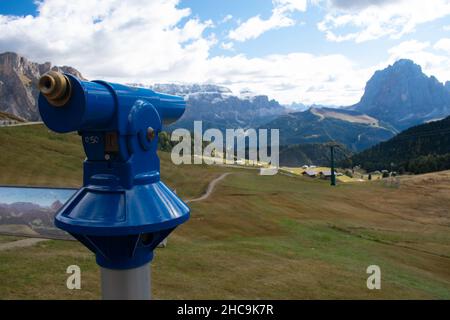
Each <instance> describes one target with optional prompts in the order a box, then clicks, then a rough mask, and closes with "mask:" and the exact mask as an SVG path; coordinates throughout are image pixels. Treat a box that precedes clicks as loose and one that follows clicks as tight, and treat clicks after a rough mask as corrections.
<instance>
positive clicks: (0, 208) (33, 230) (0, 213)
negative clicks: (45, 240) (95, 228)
mask: <svg viewBox="0 0 450 320" xmlns="http://www.w3.org/2000/svg"><path fill="white" fill-rule="evenodd" d="M62 205H63V204H62V203H61V202H60V201H59V200H56V201H55V202H53V203H52V204H51V205H50V206H48V207H46V206H40V205H39V204H36V203H33V202H14V203H10V204H7V203H0V228H1V230H2V232H7V233H8V232H10V233H12V234H17V233H22V234H24V235H41V236H44V237H57V238H62V239H67V238H68V237H69V236H68V235H67V233H65V232H63V231H62V230H59V229H57V228H55V226H54V222H53V220H54V218H55V214H56V212H57V211H58V210H59V208H61V207H62ZM18 226H22V227H21V228H19V229H18ZM20 230H21V231H20Z"/></svg>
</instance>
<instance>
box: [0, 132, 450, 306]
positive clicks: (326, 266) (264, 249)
mask: <svg viewBox="0 0 450 320" xmlns="http://www.w3.org/2000/svg"><path fill="white" fill-rule="evenodd" d="M79 139H80V138H79V137H78V136H77V135H76V134H63V135H58V134H54V133H52V132H50V131H48V130H47V129H46V128H45V127H44V126H43V125H31V126H23V127H7V128H0V145H1V152H0V161H1V163H2V170H1V173H0V184H2V185H40V186H43V185H44V186H52V187H61V186H64V187H79V186H80V185H81V177H82V166H81V163H82V160H83V158H84V155H83V151H82V147H81V143H80V141H79ZM159 155H160V158H161V173H162V180H163V181H164V182H166V184H167V185H168V186H169V187H171V188H173V189H176V190H177V193H178V194H179V195H180V196H181V197H182V198H183V199H184V200H188V199H193V198H199V197H201V195H203V194H204V193H205V192H206V190H207V189H208V185H209V184H210V182H211V181H213V180H214V179H216V178H218V177H221V176H222V175H224V174H227V175H226V176H222V179H221V180H219V181H218V182H217V183H216V184H215V186H214V189H213V190H212V191H211V192H210V194H209V196H208V197H207V198H204V199H202V200H201V201H195V202H191V203H189V206H190V207H191V210H192V214H191V218H190V220H189V221H188V222H187V223H185V224H184V225H182V226H181V227H179V228H178V229H177V230H176V231H175V232H174V233H173V234H172V235H171V236H170V237H169V239H168V243H167V247H165V248H160V249H157V250H156V251H155V258H154V261H153V262H152V264H151V265H152V267H151V268H152V279H153V288H152V291H153V295H154V298H155V299H355V298H356V299H414V298H415V299H449V298H450V232H449V231H450V212H449V210H448V208H449V207H450V171H442V172H435V173H430V174H425V175H416V176H402V177H401V178H399V183H398V184H395V185H393V184H390V183H387V180H386V179H381V180H376V181H370V182H369V181H366V182H364V183H339V184H338V185H337V186H336V187H334V188H333V187H330V186H329V182H327V181H324V180H321V179H310V178H307V177H302V176H288V175H282V174H278V175H276V176H260V175H259V171H258V170H245V169H240V168H231V167H224V166H207V165H180V166H175V165H173V164H172V162H171V161H170V154H169V153H166V152H159ZM0 240H1V242H2V243H5V242H10V241H15V240H17V238H16V237H10V236H1V237H0ZM71 264H77V265H79V266H80V268H81V270H82V289H81V290H67V288H66V277H67V274H66V268H67V266H68V265H71ZM370 265H378V266H379V267H380V269H381V290H369V289H367V286H366V281H367V277H368V276H369V275H368V274H367V273H366V269H367V267H368V266H370ZM0 283H1V284H2V285H1V290H0V299H14V298H17V299H21V298H27V299H96V298H98V297H99V294H100V283H99V270H98V267H97V265H96V263H95V258H94V255H93V254H91V253H90V252H89V251H88V250H87V249H86V248H84V247H83V246H82V245H81V244H79V243H77V242H74V241H62V240H50V241H45V242H39V243H36V244H35V245H34V246H32V247H27V248H15V249H13V250H3V251H0Z"/></svg>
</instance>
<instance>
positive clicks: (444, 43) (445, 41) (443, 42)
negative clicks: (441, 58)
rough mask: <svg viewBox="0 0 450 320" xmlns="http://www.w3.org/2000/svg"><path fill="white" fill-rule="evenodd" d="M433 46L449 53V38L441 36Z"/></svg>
mask: <svg viewBox="0 0 450 320" xmlns="http://www.w3.org/2000/svg"><path fill="white" fill-rule="evenodd" d="M434 48H435V49H437V50H441V51H444V52H446V53H447V54H449V55H450V38H442V39H440V40H439V41H438V42H436V43H435V45H434Z"/></svg>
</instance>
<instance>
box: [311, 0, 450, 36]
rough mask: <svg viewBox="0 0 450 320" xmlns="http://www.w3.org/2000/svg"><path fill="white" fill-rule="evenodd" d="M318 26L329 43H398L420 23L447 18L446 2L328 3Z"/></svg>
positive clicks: (372, 0)
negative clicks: (384, 40)
mask: <svg viewBox="0 0 450 320" xmlns="http://www.w3.org/2000/svg"><path fill="white" fill-rule="evenodd" d="M328 9H329V10H330V11H329V13H328V14H327V15H326V16H325V18H324V19H323V20H322V21H321V22H320V23H319V24H318V28H319V30H321V31H323V32H325V34H326V37H327V39H328V40H330V41H336V42H340V41H348V40H353V41H355V42H364V41H368V40H373V39H378V38H381V37H384V36H389V37H391V38H393V39H398V38H400V37H402V36H403V35H405V34H408V33H411V32H413V31H415V28H416V27H417V26H418V25H420V24H423V23H426V22H430V21H433V20H436V19H439V18H442V17H445V16H448V15H450V1H449V0H427V1H423V0H396V1H387V0H378V1H376V0H363V1H356V0H354V1H353V0H331V1H328Z"/></svg>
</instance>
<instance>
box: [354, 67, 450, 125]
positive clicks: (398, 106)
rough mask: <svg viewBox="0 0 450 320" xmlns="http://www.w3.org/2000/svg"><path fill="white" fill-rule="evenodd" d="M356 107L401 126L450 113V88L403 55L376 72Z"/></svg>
mask: <svg viewBox="0 0 450 320" xmlns="http://www.w3.org/2000/svg"><path fill="white" fill-rule="evenodd" d="M352 109H354V110H357V111H360V112H364V113H367V114H368V115H370V116H372V117H375V118H378V119H380V120H382V121H385V122H388V123H390V124H391V125H393V126H394V127H396V128H397V129H399V130H402V129H405V128H407V127H410V126H413V125H416V124H419V123H423V122H426V121H429V120H432V119H436V118H442V117H445V116H446V115H448V114H449V113H450V91H449V90H448V89H446V87H444V84H443V83H441V82H439V81H438V79H436V78H435V77H434V76H430V77H429V76H427V75H425V74H424V73H423V72H422V68H421V67H420V66H419V65H417V64H415V63H414V62H413V61H411V60H408V59H402V60H399V61H397V62H395V63H394V64H393V65H392V66H388V67H387V68H385V69H383V70H379V71H377V72H375V74H374V75H373V76H372V77H371V78H370V80H369V81H368V82H367V84H366V88H365V91H364V95H363V96H362V98H361V100H360V102H359V103H358V104H356V105H355V106H353V107H352Z"/></svg>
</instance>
